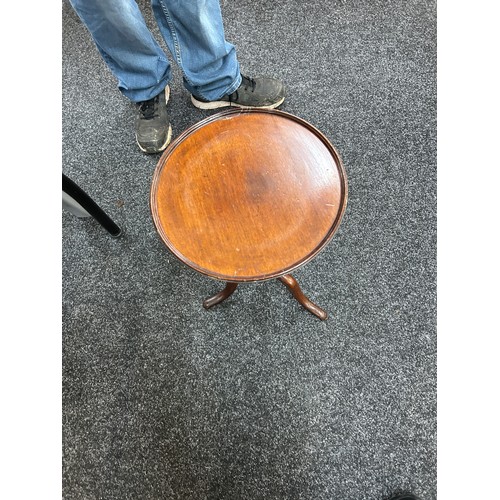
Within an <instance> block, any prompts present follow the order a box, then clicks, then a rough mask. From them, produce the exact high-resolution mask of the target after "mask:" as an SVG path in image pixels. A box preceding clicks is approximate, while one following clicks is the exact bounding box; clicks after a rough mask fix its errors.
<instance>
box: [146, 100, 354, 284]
mask: <svg viewBox="0 0 500 500" xmlns="http://www.w3.org/2000/svg"><path fill="white" fill-rule="evenodd" d="M346 203H347V178H346V173H345V169H344V167H343V164H342V161H341V158H340V156H339V154H338V153H337V151H336V149H335V148H334V146H333V145H332V144H331V143H330V142H329V141H328V140H327V139H326V137H325V136H324V135H323V134H322V133H321V132H319V131H318V130H317V129H316V128H315V127H313V126H312V125H310V124H309V123H307V122H306V121H304V120H302V119H300V118H298V117H296V116H293V115H291V114H289V113H285V112H283V111H277V110H239V109H238V110H234V109H230V110H227V111H223V112H220V113H217V114H214V115H212V116H210V117H208V118H206V119H205V120H202V121H201V122H199V123H197V124H195V125H193V126H192V127H190V128H189V129H187V130H186V131H185V132H183V133H182V134H181V135H180V136H179V137H177V139H176V140H174V141H173V142H172V143H171V144H170V145H169V147H168V148H167V149H166V150H165V151H164V153H163V154H162V156H161V158H160V160H159V162H158V164H157V166H156V169H155V172H154V176H153V182H152V186H151V197H150V206H151V212H152V216H153V221H154V224H155V226H156V229H157V231H158V233H159V235H160V237H161V239H162V240H163V242H164V243H165V244H166V246H167V247H168V248H169V249H170V250H171V251H172V252H173V254H174V255H176V256H177V257H178V258H179V259H180V260H181V261H182V262H184V263H185V264H186V265H188V266H190V267H191V268H193V269H195V270H197V271H199V272H201V273H203V274H206V275H208V276H210V277H212V278H216V279H220V280H224V281H235V282H243V281H259V280H265V279H270V278H276V277H279V276H283V275H284V274H287V273H289V272H290V271H292V270H293V269H295V268H297V267H299V266H301V265H303V264H305V263H306V262H308V261H309V260H310V259H312V258H313V257H314V256H315V255H316V254H317V253H318V252H319V251H320V250H322V249H323V248H324V247H325V245H326V244H327V243H328V241H330V239H331V238H332V236H333V235H334V233H335V232H336V230H337V228H338V226H339V224H340V221H341V219H342V215H343V213H344V210H345V207H346Z"/></svg>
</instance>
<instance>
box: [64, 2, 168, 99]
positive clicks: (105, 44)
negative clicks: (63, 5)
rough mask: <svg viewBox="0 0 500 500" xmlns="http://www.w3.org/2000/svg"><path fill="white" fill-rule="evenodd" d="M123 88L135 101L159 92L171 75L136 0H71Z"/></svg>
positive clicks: (126, 94) (122, 90)
mask: <svg viewBox="0 0 500 500" xmlns="http://www.w3.org/2000/svg"><path fill="white" fill-rule="evenodd" d="M70 3H71V5H72V6H73V8H74V10H75V12H76V13H77V14H78V16H79V17H80V19H81V20H82V22H83V23H84V24H85V26H86V27H87V29H88V30H89V32H90V34H91V35H92V38H93V40H94V42H95V44H96V46H97V48H98V50H99V52H100V53H101V55H102V57H103V59H104V61H105V62H106V64H107V65H108V67H109V68H110V69H111V71H112V73H113V75H114V76H115V77H116V79H117V80H118V88H119V89H120V91H121V92H122V93H123V94H124V95H125V96H126V97H128V98H129V99H130V100H131V101H133V102H141V101H146V100H148V99H151V98H153V97H155V96H157V95H158V94H159V93H160V92H161V91H162V90H163V89H164V88H165V87H166V86H167V84H168V82H169V81H170V79H171V68H170V63H169V61H168V59H167V57H166V55H165V53H164V52H163V50H162V49H161V47H160V46H159V45H158V43H157V42H156V41H155V40H154V38H153V36H152V34H151V32H150V31H149V29H148V27H147V25H146V22H145V20H144V17H143V15H142V13H141V11H140V10H139V8H138V6H137V3H136V2H135V1H134V0H70Z"/></svg>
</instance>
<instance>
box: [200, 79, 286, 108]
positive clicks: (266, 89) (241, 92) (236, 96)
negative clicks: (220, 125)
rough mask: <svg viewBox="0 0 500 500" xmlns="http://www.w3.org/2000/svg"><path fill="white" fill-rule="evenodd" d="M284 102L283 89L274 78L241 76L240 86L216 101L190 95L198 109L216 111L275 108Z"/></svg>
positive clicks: (280, 83)
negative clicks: (219, 109) (234, 108)
mask: <svg viewBox="0 0 500 500" xmlns="http://www.w3.org/2000/svg"><path fill="white" fill-rule="evenodd" d="M284 100H285V87H284V85H283V83H282V82H280V81H279V80H276V79H274V78H266V77H261V78H255V79H253V78H248V77H246V76H244V75H241V85H240V86H239V87H238V88H237V89H236V90H235V91H234V92H233V93H232V94H229V95H225V96H224V97H221V98H220V99H218V100H217V101H206V100H205V99H202V98H201V97H195V96H194V95H191V102H192V103H193V104H194V105H195V106H196V107H197V108H200V109H216V108H223V107H225V106H234V107H237V108H263V109H274V108H277V107H278V106H279V105H280V104H282V103H283V101H284Z"/></svg>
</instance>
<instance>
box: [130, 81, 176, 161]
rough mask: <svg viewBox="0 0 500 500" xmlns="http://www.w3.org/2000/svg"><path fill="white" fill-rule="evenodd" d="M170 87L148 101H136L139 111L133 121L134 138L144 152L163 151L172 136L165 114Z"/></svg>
mask: <svg viewBox="0 0 500 500" xmlns="http://www.w3.org/2000/svg"><path fill="white" fill-rule="evenodd" d="M169 96H170V87H169V86H168V85H167V86H166V87H165V92H160V93H159V94H158V95H157V96H156V97H153V98H152V99H149V100H148V101H142V102H139V103H137V107H138V108H139V112H138V115H137V119H136V122H135V139H136V141H137V144H138V145H139V148H140V149H141V151H144V153H150V154H151V153H159V152H160V151H163V150H164V149H165V148H166V147H167V146H168V144H169V142H170V139H171V138H172V127H171V126H170V121H169V119H168V114H167V102H168V98H169Z"/></svg>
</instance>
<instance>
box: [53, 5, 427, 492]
mask: <svg viewBox="0 0 500 500" xmlns="http://www.w3.org/2000/svg"><path fill="white" fill-rule="evenodd" d="M140 5H141V6H142V7H143V10H144V12H145V15H146V17H147V20H148V23H150V25H151V28H152V29H153V31H154V32H155V34H156V35H157V38H159V37H158V33H157V31H156V28H155V25H154V22H153V20H152V17H151V15H150V10H149V7H148V5H147V2H145V1H141V2H140ZM222 12H223V16H224V20H225V26H226V37H227V39H228V40H230V41H232V42H233V43H234V44H235V45H236V46H237V49H238V53H239V59H240V63H241V66H242V69H243V70H244V72H245V73H248V74H251V75H257V74H270V75H274V76H277V77H279V78H282V79H283V80H284V81H285V82H286V85H287V88H288V98H287V100H286V102H285V104H284V106H283V107H282V108H281V109H283V110H284V111H287V112H290V113H293V114H295V115H297V116H299V117H301V118H303V119H305V120H307V121H309V122H310V123H312V124H313V125H315V126H316V127H318V128H319V129H320V130H321V131H322V132H323V133H324V134H325V135H326V136H327V137H328V138H329V139H330V140H331V142H332V143H333V144H334V145H335V146H336V147H337V149H338V151H339V152H340V154H341V156H342V158H343V160H344V163H345V167H346V171H347V175H348V179H349V201H348V206H347V210H346V213H345V217H344V220H343V222H342V225H341V227H340V229H339V231H338V232H337V234H336V235H335V237H334V238H333V240H332V241H331V242H330V244H329V245H328V246H327V247H326V249H325V250H324V251H323V252H322V253H320V254H319V256H318V257H317V258H316V259H314V260H313V261H311V262H309V263H308V264H307V265H305V266H303V267H302V268H300V269H299V270H297V271H296V272H295V273H294V275H295V276H296V278H297V280H298V281H299V283H300V285H301V287H302V289H303V290H304V291H305V292H306V293H307V294H308V295H309V296H310V298H311V299H312V300H314V301H315V302H317V303H318V304H319V305H321V306H322V307H324V308H325V309H326V310H328V312H329V314H330V317H329V319H328V320H327V321H326V322H321V321H320V320H318V319H317V318H315V317H314V316H312V315H311V314H309V313H307V312H306V311H305V310H304V309H302V308H301V306H300V305H299V304H298V303H297V302H296V301H295V300H294V299H293V297H292V296H291V294H290V293H289V292H288V291H287V290H286V289H285V287H283V285H282V284H280V283H279V282H277V281H269V282H264V283H260V284H248V285H246V286H240V287H239V288H238V289H237V291H236V292H235V294H234V295H233V296H232V297H231V298H230V299H229V300H227V301H226V302H224V303H223V304H220V305H219V306H217V307H215V308H213V309H212V310H210V311H205V310H204V309H203V308H202V307H201V301H202V299H203V298H205V297H206V296H208V295H211V294H213V293H215V292H217V291H219V289H220V285H219V284H218V283H216V282H215V281H213V280H211V279H209V278H206V277H204V276H201V275H199V274H197V273H195V272H194V271H192V270H190V269H189V268H187V267H186V266H184V265H183V264H182V263H180V262H179V261H178V260H177V259H176V258H175V257H173V256H172V255H171V254H170V253H169V251H168V250H167V249H166V247H164V246H163V244H162V242H161V241H160V239H159V237H158V235H157V233H156V230H155V228H154V226H153V222H152V219H151V215H150V212H149V190H150V185H151V179H152V175H153V171H154V168H155V166H156V163H157V161H158V158H159V157H158V156H156V155H155V156H147V155H144V154H142V153H141V152H140V151H139V150H138V148H137V147H136V144H135V140H134V133H133V121H134V116H135V109H134V107H133V106H132V105H131V104H130V103H129V102H128V101H127V100H126V99H125V98H123V97H122V96H121V95H120V94H119V92H118V90H117V89H116V84H115V81H114V80H113V77H112V76H111V74H110V72H109V71H108V69H107V67H106V66H105V65H104V63H103V62H102V60H101V59H100V56H99V55H98V53H97V50H96V49H95V47H94V45H93V43H92V41H91V39H90V37H89V35H88V33H87V31H86V30H85V28H84V27H83V25H82V24H81V23H80V21H79V20H78V18H77V16H76V15H75V14H74V13H73V11H72V10H71V8H70V7H69V5H68V4H67V3H65V2H63V4H62V27H63V30H62V34H63V47H62V74H63V87H62V90H63V95H62V112H63V124H62V125H63V141H62V146H63V148H62V163H63V171H64V173H66V174H67V175H69V176H70V177H71V178H72V179H73V180H74V181H75V182H77V183H78V184H79V185H80V186H81V187H82V188H84V189H85V190H86V191H87V192H88V193H89V194H90V195H91V196H93V197H94V199H95V200H96V201H98V202H99V203H100V205H101V206H102V207H103V208H104V209H105V210H106V211H107V212H108V213H109V214H110V215H111V216H112V217H113V218H114V219H115V220H116V222H117V223H118V224H119V225H120V226H122V228H123V229H124V234H123V236H122V237H121V238H119V239H112V238H110V237H109V235H108V234H107V233H106V232H105V231H104V230H103V229H102V228H101V227H100V226H99V225H98V224H97V223H96V222H95V221H94V220H92V219H78V218H76V217H74V216H73V215H72V214H70V213H68V212H63V214H62V235H63V245H62V249H63V255H62V277H63V282H62V287H63V288H62V293H63V304H62V306H63V307H62V328H63V359H62V361H63V464H62V466H63V493H64V498H65V499H68V500H70V499H75V500H76V499H110V500H111V499H120V500H123V499H155V500H159V499H252V500H253V499H299V498H300V499H310V500H323V499H325V500H326V499H335V500H352V499H355V500H364V499H366V500H378V499H383V498H384V497H386V496H387V495H388V494H390V493H391V492H393V491H395V490H398V489H405V490H411V491H413V492H414V493H416V494H418V495H419V496H421V498H422V499H423V500H430V499H434V498H436V5H435V2H434V1H425V0H408V1H394V0H370V1H368V0H346V1H344V2H341V1H331V2H324V1H319V0H312V1H307V2H296V1H293V0H275V1H273V2H267V1H264V0H256V1H253V2H240V1H236V0H226V1H222ZM169 110H170V116H171V120H172V125H173V129H174V137H176V136H177V135H178V134H180V133H181V132H182V131H183V130H185V129H186V128H187V127H189V126H190V125H192V124H194V123H196V122H197V121H199V120H201V119H203V118H205V117H206V116H208V115H209V113H210V112H204V111H201V110H198V109H196V108H194V107H193V106H192V105H191V104H190V102H189V95H188V93H187V92H186V91H185V90H184V89H183V87H182V83H181V78H180V74H179V72H178V70H176V72H175V74H174V82H173V83H172V94H171V101H170V104H169Z"/></svg>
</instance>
